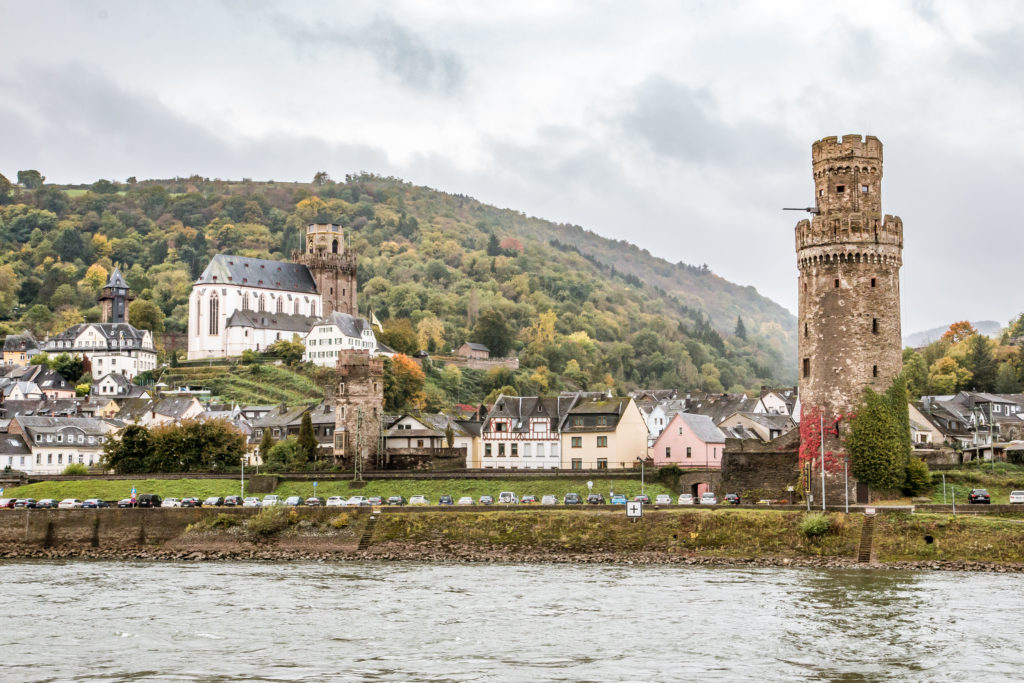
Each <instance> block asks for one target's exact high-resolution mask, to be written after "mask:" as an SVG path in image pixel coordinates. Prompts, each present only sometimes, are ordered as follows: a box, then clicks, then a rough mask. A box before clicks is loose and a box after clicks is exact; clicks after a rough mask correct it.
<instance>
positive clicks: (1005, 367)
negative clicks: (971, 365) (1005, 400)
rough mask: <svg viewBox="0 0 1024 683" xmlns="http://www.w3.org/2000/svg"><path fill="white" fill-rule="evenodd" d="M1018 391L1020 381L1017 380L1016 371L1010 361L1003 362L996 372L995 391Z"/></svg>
mask: <svg viewBox="0 0 1024 683" xmlns="http://www.w3.org/2000/svg"><path fill="white" fill-rule="evenodd" d="M1018 391H1020V382H1018V381H1017V372H1016V371H1015V370H1014V369H1013V366H1012V365H1011V364H1010V363H1003V364H1002V365H1000V366H999V371H998V372H997V373H996V393H997V394H1016V393H1017V392H1018Z"/></svg>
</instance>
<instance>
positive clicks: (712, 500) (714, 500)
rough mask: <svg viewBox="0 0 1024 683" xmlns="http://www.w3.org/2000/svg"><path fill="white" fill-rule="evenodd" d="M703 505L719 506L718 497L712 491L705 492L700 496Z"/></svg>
mask: <svg viewBox="0 0 1024 683" xmlns="http://www.w3.org/2000/svg"><path fill="white" fill-rule="evenodd" d="M700 504H701V505H718V496H716V495H715V494H713V493H712V492H711V491H705V492H704V493H702V494H700Z"/></svg>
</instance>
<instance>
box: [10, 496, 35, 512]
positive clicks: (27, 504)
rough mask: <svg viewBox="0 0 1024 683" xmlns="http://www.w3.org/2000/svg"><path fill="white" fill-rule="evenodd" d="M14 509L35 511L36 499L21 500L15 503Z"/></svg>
mask: <svg viewBox="0 0 1024 683" xmlns="http://www.w3.org/2000/svg"><path fill="white" fill-rule="evenodd" d="M14 507H15V508H29V509H33V510H34V509H35V507H36V499H35V498H19V499H18V500H16V501H14Z"/></svg>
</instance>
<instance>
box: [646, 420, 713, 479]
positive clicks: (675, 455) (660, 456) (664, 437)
mask: <svg viewBox="0 0 1024 683" xmlns="http://www.w3.org/2000/svg"><path fill="white" fill-rule="evenodd" d="M724 448H725V434H723V433H722V430H720V429H719V428H718V427H716V426H715V423H714V422H712V421H711V418H710V417H708V416H707V415H693V414H691V413H676V414H675V415H674V416H673V417H672V419H671V420H669V423H668V425H666V427H665V430H664V431H663V432H662V433H661V436H659V437H658V440H657V441H655V442H654V449H653V453H652V456H653V457H654V465H655V466H656V467H662V466H664V465H677V466H679V467H682V468H684V469H685V468H689V467H696V468H700V469H704V468H709V469H716V470H717V469H721V467H722V450H723V449H724Z"/></svg>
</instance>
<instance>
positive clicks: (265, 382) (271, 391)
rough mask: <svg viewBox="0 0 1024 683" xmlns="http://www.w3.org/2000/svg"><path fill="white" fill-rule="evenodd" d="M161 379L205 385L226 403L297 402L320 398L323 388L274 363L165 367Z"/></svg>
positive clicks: (289, 403) (197, 385) (301, 375)
mask: <svg viewBox="0 0 1024 683" xmlns="http://www.w3.org/2000/svg"><path fill="white" fill-rule="evenodd" d="M160 381H161V382H164V383H165V384H167V385H169V386H170V387H172V388H173V387H178V386H184V385H188V386H190V387H204V388H207V389H209V390H210V392H211V394H212V395H213V396H214V397H217V398H220V399H222V400H224V401H226V402H236V403H239V404H242V405H247V404H271V403H287V404H288V405H297V404H300V403H307V402H309V401H319V400H320V399H322V398H323V395H324V392H323V388H322V387H320V386H318V385H317V383H316V381H315V380H314V379H312V378H310V377H307V376H306V375H304V374H301V373H300V372H297V371H295V370H292V369H290V368H286V367H284V366H277V365H258V364H254V365H237V366H232V365H230V364H229V363H226V362H223V361H221V362H220V364H214V365H195V366H189V367H176V368H167V369H166V370H165V371H164V374H163V375H162V376H161V377H160Z"/></svg>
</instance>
